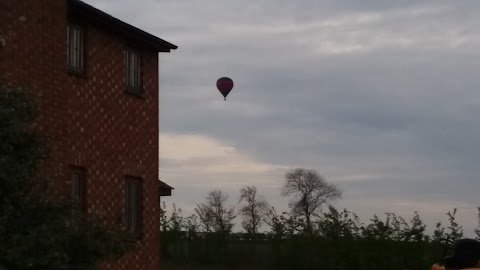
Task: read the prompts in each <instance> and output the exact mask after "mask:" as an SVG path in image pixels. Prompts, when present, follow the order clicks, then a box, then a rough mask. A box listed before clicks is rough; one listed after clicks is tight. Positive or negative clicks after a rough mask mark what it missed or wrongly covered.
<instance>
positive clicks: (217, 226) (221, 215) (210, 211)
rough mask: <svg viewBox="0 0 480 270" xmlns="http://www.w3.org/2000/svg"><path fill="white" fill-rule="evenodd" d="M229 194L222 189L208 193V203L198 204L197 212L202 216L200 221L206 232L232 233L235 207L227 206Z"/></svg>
mask: <svg viewBox="0 0 480 270" xmlns="http://www.w3.org/2000/svg"><path fill="white" fill-rule="evenodd" d="M227 200H228V196H227V195H224V194H223V193H222V191H220V190H213V191H211V192H209V193H208V196H207V197H206V203H203V204H200V205H197V208H195V212H196V213H197V215H198V216H199V218H200V223H201V224H202V226H203V227H204V229H205V231H206V232H210V231H214V232H219V233H226V234H228V233H230V232H231V231H232V228H233V226H234V224H233V223H232V221H233V219H235V208H234V207H232V208H227V206H226V202H227Z"/></svg>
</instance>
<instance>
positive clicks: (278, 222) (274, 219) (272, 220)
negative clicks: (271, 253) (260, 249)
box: [263, 206, 287, 240]
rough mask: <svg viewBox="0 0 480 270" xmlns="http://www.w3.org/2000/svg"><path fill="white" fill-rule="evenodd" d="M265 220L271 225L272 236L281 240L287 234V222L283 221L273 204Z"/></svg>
mask: <svg viewBox="0 0 480 270" xmlns="http://www.w3.org/2000/svg"><path fill="white" fill-rule="evenodd" d="M263 221H264V222H265V223H266V224H267V225H268V226H270V233H269V235H270V238H273V239H276V240H279V239H283V238H284V237H285V236H286V231H287V228H286V226H285V222H283V219H282V216H281V215H280V214H278V213H277V211H276V210H275V208H274V207H273V206H272V208H270V210H269V211H268V212H267V214H266V215H265V217H264V219H263Z"/></svg>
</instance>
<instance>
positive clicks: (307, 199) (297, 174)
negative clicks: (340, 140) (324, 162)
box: [282, 168, 342, 234]
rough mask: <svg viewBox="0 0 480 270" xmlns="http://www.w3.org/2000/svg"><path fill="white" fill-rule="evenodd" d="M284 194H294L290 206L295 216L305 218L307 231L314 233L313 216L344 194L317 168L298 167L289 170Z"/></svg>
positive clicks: (307, 232) (286, 175)
mask: <svg viewBox="0 0 480 270" xmlns="http://www.w3.org/2000/svg"><path fill="white" fill-rule="evenodd" d="M282 195H283V196H292V197H293V199H292V201H291V202H290V208H291V211H292V214H293V215H294V216H295V217H299V218H304V219H305V233H306V234H312V229H313V228H312V216H315V215H317V214H318V213H319V212H320V210H321V207H322V206H323V205H324V204H326V203H328V202H330V201H332V200H335V199H339V198H341V196H342V191H341V190H340V189H339V188H338V187H337V186H336V185H333V184H330V183H327V181H326V180H325V178H323V177H322V176H321V175H320V174H318V172H317V171H315V170H307V169H302V168H297V169H294V170H290V171H287V172H286V174H285V183H284V185H283V189H282Z"/></svg>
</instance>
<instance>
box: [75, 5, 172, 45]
mask: <svg viewBox="0 0 480 270" xmlns="http://www.w3.org/2000/svg"><path fill="white" fill-rule="evenodd" d="M67 3H68V12H69V14H78V15H80V16H81V17H82V18H86V19H88V20H89V21H96V22H98V23H101V24H103V25H105V26H107V27H108V28H111V30H113V31H115V32H117V34H120V35H122V36H126V37H128V38H131V39H134V40H136V41H138V42H141V43H143V44H144V45H146V46H148V47H151V48H154V49H155V50H157V52H170V50H176V49H177V48H178V46H176V45H174V44H172V43H170V42H168V41H165V40H163V39H161V38H159V37H157V36H154V35H152V34H150V33H148V32H145V31H143V30H141V29H140V28H137V27H135V26H133V25H130V24H128V23H126V22H123V21H121V20H119V19H117V18H115V17H113V16H111V15H110V14H108V13H106V12H103V11H101V10H99V9H97V8H95V7H93V6H91V5H89V4H87V3H85V2H83V1H80V0H67Z"/></svg>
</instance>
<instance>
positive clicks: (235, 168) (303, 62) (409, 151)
mask: <svg viewBox="0 0 480 270" xmlns="http://www.w3.org/2000/svg"><path fill="white" fill-rule="evenodd" d="M85 2H87V3H89V4H92V5H94V6H95V7H97V8H99V9H101V10H103V11H105V12H108V13H110V14H111V15H113V16H115V17H117V18H119V19H121V20H123V21H125V22H127V23H130V24H132V25H134V26H136V27H139V28H141V29H143V30H145V31H148V32H150V33H152V34H154V35H156V36H159V37H160V38H162V39H165V40H167V41H169V42H171V43H174V44H176V45H178V46H179V48H178V50H176V51H172V53H170V54H160V70H159V76H160V134H159V141H160V153H159V157H160V168H159V174H160V178H161V179H162V180H163V181H165V182H167V183H168V184H170V185H172V186H173V187H174V188H175V190H174V191H173V196H172V197H169V198H165V201H166V202H167V203H168V204H169V205H170V204H172V203H175V204H176V205H177V207H181V208H182V209H183V211H184V213H186V214H191V213H193V208H194V207H195V205H196V204H198V203H201V202H202V201H203V200H204V198H205V196H206V194H207V193H208V191H210V190H213V189H221V190H222V191H224V192H225V193H226V194H229V196H230V203H231V204H232V205H236V204H237V203H238V199H239V189H240V188H241V187H243V186H245V185H255V186H256V187H257V188H258V190H259V192H260V194H262V195H263V196H265V197H266V198H267V200H268V201H269V202H270V203H271V204H272V205H274V206H275V207H276V208H277V209H280V210H287V209H288V201H289V200H288V198H283V197H281V195H280V190H281V186H282V184H283V181H284V180H283V176H284V174H285V172H286V171H287V170H288V169H291V168H296V167H302V168H307V169H315V170H317V171H318V172H319V173H320V174H321V175H323V176H324V177H325V179H326V180H327V181H328V182H330V183H333V184H336V185H338V186H339V187H340V188H341V189H342V190H343V198H342V199H341V200H339V201H337V202H336V203H335V206H336V207H338V208H347V209H349V210H351V211H353V212H355V213H357V214H358V215H360V217H361V218H362V220H363V221H368V219H369V218H371V217H372V216H373V215H374V214H378V215H383V213H385V212H395V213H397V214H399V215H401V216H403V217H405V218H406V219H410V218H411V217H412V216H413V212H414V211H418V212H419V213H420V216H421V217H422V219H423V220H424V222H425V223H427V224H428V225H429V226H430V229H433V225H434V224H435V223H436V222H437V221H443V222H446V221H447V217H446V215H445V213H446V212H448V211H451V210H453V208H458V214H457V216H458V218H459V221H460V223H461V224H462V225H463V227H464V229H465V233H466V234H467V236H471V235H472V232H473V229H474V228H475V227H476V226H477V225H478V221H477V219H476V216H477V213H478V212H477V206H480V199H479V196H478V193H479V192H480V182H479V181H480V179H479V175H480V166H479V165H480V143H479V139H480V118H479V117H478V116H479V115H480V93H479V90H480V76H479V75H478V73H477V72H478V70H480V61H479V60H480V50H479V49H478V48H480V31H479V30H478V29H480V20H478V17H479V15H480V2H479V1H463V0H457V1H443V0H432V1H413V0H412V1H410V0H398V1H373V0H364V1H358V0H324V1H318V0H301V1H290V0H288V1H287V0H261V1H240V0H182V1H178V0H141V1H134V0H86V1H85ZM223 76H228V77H231V78H232V79H233V80H234V82H235V86H234V89H233V90H232V92H231V93H230V95H229V96H228V98H227V101H224V100H223V97H222V96H221V94H220V93H219V92H218V91H217V89H216V86H215V83H216V80H217V79H218V78H220V77H223Z"/></svg>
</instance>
